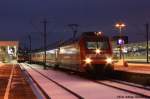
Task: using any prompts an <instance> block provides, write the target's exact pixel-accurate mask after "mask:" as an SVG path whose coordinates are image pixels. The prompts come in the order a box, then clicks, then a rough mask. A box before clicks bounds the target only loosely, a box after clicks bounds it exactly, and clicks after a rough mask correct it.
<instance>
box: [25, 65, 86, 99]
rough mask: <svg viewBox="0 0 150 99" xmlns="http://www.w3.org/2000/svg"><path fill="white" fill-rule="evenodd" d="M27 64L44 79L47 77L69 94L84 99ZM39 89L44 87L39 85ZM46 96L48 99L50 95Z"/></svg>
mask: <svg viewBox="0 0 150 99" xmlns="http://www.w3.org/2000/svg"><path fill="white" fill-rule="evenodd" d="M27 66H28V67H30V68H31V69H32V70H34V71H35V72H37V73H39V74H40V75H41V76H43V77H44V78H46V79H48V80H49V81H51V82H53V83H55V84H56V85H57V86H59V87H61V88H63V89H64V90H66V91H67V92H69V93H70V94H72V95H74V96H75V97H76V98H77V99H84V98H83V97H82V96H80V95H79V94H77V93H75V92H74V91H72V90H70V89H68V88H67V87H65V86H63V85H62V84H60V83H59V82H56V81H54V80H53V79H51V78H49V77H47V76H45V75H44V74H42V73H41V72H40V71H38V70H36V69H34V68H32V67H31V66H30V65H27ZM34 81H35V80H34ZM36 84H38V83H36ZM38 86H39V85H38ZM40 89H41V90H42V92H43V90H44V89H43V88H41V87H40ZM47 98H48V99H51V97H50V96H48V95H47Z"/></svg>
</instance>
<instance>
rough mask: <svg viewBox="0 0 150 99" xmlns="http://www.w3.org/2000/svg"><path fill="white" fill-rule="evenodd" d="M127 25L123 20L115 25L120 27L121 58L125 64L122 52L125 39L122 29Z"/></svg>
mask: <svg viewBox="0 0 150 99" xmlns="http://www.w3.org/2000/svg"><path fill="white" fill-rule="evenodd" d="M125 26H126V25H125V24H124V23H123V22H118V23H116V24H115V27H116V28H118V29H119V39H118V43H119V45H120V59H123V64H124V54H123V52H122V48H123V45H124V40H123V39H122V36H123V34H122V29H123V28H124V27H125Z"/></svg>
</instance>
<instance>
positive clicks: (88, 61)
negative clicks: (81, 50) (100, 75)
mask: <svg viewBox="0 0 150 99" xmlns="http://www.w3.org/2000/svg"><path fill="white" fill-rule="evenodd" d="M84 61H85V63H86V64H91V62H92V59H91V58H89V57H88V58H86V59H85V60H84Z"/></svg>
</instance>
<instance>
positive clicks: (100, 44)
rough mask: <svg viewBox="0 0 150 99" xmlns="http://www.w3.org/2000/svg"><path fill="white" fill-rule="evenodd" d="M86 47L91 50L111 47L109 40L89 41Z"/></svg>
mask: <svg viewBox="0 0 150 99" xmlns="http://www.w3.org/2000/svg"><path fill="white" fill-rule="evenodd" d="M86 47H87V49H89V50H94V49H97V48H99V49H101V50H107V49H109V42H108V41H87V42H86Z"/></svg>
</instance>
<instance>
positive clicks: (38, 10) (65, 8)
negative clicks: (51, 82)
mask: <svg viewBox="0 0 150 99" xmlns="http://www.w3.org/2000/svg"><path fill="white" fill-rule="evenodd" d="M43 18H46V19H47V20H48V25H47V32H48V36H47V38H48V44H50V43H53V42H55V41H57V40H63V39H67V38H69V37H72V31H71V29H70V28H69V27H68V26H67V25H68V24H79V28H78V34H80V33H81V32H83V31H102V32H103V33H105V34H106V35H109V36H114V35H117V34H119V32H118V30H117V29H116V28H115V26H114V25H115V23H116V22H117V21H119V20H121V21H123V22H124V23H125V24H126V25H127V27H126V28H125V29H123V31H122V32H123V34H125V35H127V36H129V41H134V42H135V41H143V40H144V39H145V23H146V22H149V23H150V0H0V40H19V41H20V44H21V45H22V46H25V47H27V46H28V38H27V36H28V35H29V34H30V35H31V36H32V45H33V49H34V48H39V47H41V46H42V41H41V40H42V39H43V37H42V35H41V32H42V31H43V24H42V20H43Z"/></svg>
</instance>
